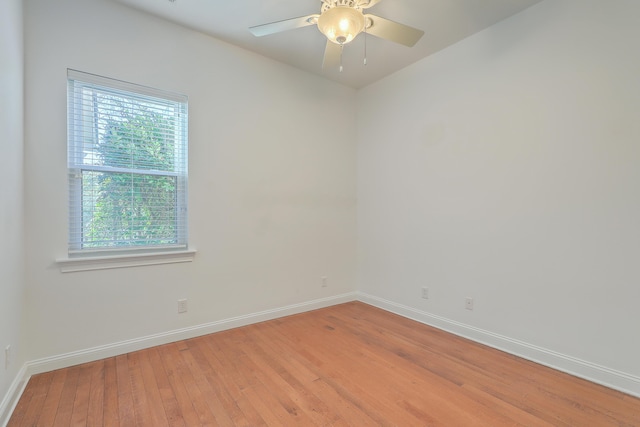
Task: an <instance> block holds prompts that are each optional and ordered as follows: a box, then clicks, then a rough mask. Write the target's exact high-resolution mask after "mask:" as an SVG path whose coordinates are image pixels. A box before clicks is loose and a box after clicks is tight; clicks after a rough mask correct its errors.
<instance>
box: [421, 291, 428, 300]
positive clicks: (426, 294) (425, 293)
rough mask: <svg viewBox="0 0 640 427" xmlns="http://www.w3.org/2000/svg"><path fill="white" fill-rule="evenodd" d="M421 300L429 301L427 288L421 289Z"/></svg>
mask: <svg viewBox="0 0 640 427" xmlns="http://www.w3.org/2000/svg"><path fill="white" fill-rule="evenodd" d="M422 298H424V299H429V288H422Z"/></svg>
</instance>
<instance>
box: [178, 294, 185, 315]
mask: <svg viewBox="0 0 640 427" xmlns="http://www.w3.org/2000/svg"><path fill="white" fill-rule="evenodd" d="M186 312H187V300H186V298H185V299H179V300H178V314H180V313H186Z"/></svg>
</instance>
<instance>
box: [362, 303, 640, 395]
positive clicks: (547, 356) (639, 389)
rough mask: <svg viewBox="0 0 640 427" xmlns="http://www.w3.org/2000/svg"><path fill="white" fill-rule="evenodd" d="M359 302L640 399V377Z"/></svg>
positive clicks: (398, 308) (390, 306) (400, 308)
mask: <svg viewBox="0 0 640 427" xmlns="http://www.w3.org/2000/svg"><path fill="white" fill-rule="evenodd" d="M358 300H359V301H362V302H364V303H367V304H370V305H373V306H375V307H378V308H381V309H383V310H386V311H389V312H392V313H395V314H398V315H400V316H403V317H406V318H408V319H412V320H416V321H418V322H420V323H424V324H427V325H429V326H433V327H436V328H438V329H442V330H444V331H447V332H451V333H452V334H455V335H458V336H461V337H464V338H468V339H470V340H472V341H476V342H478V343H481V344H485V345H487V346H489V347H493V348H496V349H498V350H502V351H504V352H507V353H510V354H513V355H515V356H519V357H522V358H523V359H527V360H530V361H532V362H536V363H539V364H541V365H544V366H548V367H550V368H553V369H556V370H558V371H562V372H565V373H568V374H571V375H573V376H576V377H579V378H583V379H585V380H588V381H591V382H594V383H597V384H600V385H603V386H606V387H609V388H612V389H614V390H618V391H621V392H623V393H627V394H630V395H632V396H635V397H640V377H637V376H634V375H630V374H627V373H625V372H620V371H617V370H615V369H610V368H607V367H605V366H600V365H597V364H595V363H591V362H587V361H585V360H581V359H578V358H576V357H572V356H568V355H565V354H561V353H558V352H555V351H552V350H548V349H545V348H542V347H538V346H535V345H533V344H529V343H526V342H523V341H519V340H516V339H513V338H509V337H506V336H503V335H499V334H496V333H493V332H490V331H486V330H483V329H480V328H476V327H474V326H470V325H466V324H464V323H460V322H456V321H454V320H450V319H447V318H444V317H441V316H437V315H434V314H430V313H427V312H425V311H421V310H417V309H415V308H412V307H408V306H405V305H402V304H398V303H395V302H393V301H389V300H386V299H384V298H378V297H376V296H373V295H369V294H366V293H363V292H359V293H358Z"/></svg>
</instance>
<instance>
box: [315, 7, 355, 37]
mask: <svg viewBox="0 0 640 427" xmlns="http://www.w3.org/2000/svg"><path fill="white" fill-rule="evenodd" d="M364 24H365V19H364V15H363V14H362V12H361V11H359V10H357V9H354V8H352V7H348V6H336V7H332V8H331V9H329V10H327V11H325V12H324V13H323V14H322V15H320V18H318V29H319V30H320V31H321V32H322V34H324V35H325V36H327V38H328V39H329V40H331V41H332V42H333V43H335V44H339V45H343V44H347V43H349V42H350V41H351V40H353V39H354V38H355V37H356V36H357V35H358V34H360V32H361V31H362V30H364Z"/></svg>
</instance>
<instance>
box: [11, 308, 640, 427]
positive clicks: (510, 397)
mask: <svg viewBox="0 0 640 427" xmlns="http://www.w3.org/2000/svg"><path fill="white" fill-rule="evenodd" d="M33 425H43V426H70V425H83V426H84V425H86V426H91V425H105V426H118V427H119V426H123V427H124V426H126V427H129V426H154V427H155V426H171V427H191V426H252V427H253V426H358V427H360V426H398V425H400V426H436V427H437V426H444V427H449V426H465V427H473V426H478V427H480V426H481V427H485V426H486V427H502V426H527V427H549V426H554V427H557V426H598V427H609V426H635V427H638V426H640V399H638V398H635V397H633V396H630V395H626V394H623V393H620V392H617V391H615V390H611V389H608V388H605V387H603V386H600V385H597V384H593V383H590V382H588V381H585V380H582V379H579V378H575V377H572V376H570V375H568V374H565V373H562V372H558V371H555V370H553V369H550V368H546V367H543V366H540V365H537V364H535V363H533V362H530V361H526V360H523V359H520V358H518V357H515V356H513V355H510V354H507V353H503V352H501V351H498V350H495V349H493V348H489V347H486V346H483V345H480V344H477V343H473V342H471V341H469V340H466V339H464V338H460V337H457V336H453V335H451V334H448V333H446V332H444V331H441V330H438V329H435V328H431V327H429V326H426V325H422V324H419V323H417V322H414V321H412V320H409V319H406V318H403V317H400V316H397V315H394V314H391V313H388V312H385V311H383V310H380V309H377V308H374V307H371V306H369V305H366V304H363V303H359V302H353V303H347V304H341V305H338V306H333V307H328V308H325V309H321V310H316V311H312V312H308V313H302V314H299V315H295V316H289V317H285V318H281V319H275V320H272V321H269V322H263V323H258V324H254V325H249V326H246V327H243V328H237V329H232V330H228V331H224V332H220V333H217V334H211V335H206V336H202V337H198V338H193V339H189V340H184V341H178V342H176V343H172V344H167V345H165V346H160V347H156V348H151V349H146V350H141V351H138V352H133V353H129V354H126V355H121V356H117V357H112V358H107V359H105V360H102V361H97V362H92V363H89V364H84V365H80V366H75V367H71V368H67V369H63V370H59V371H53V372H49V373H44V374H39V375H34V376H33V377H32V378H31V379H30V380H29V383H28V384H27V386H26V388H25V390H24V392H23V394H22V396H21V398H20V400H19V401H18V403H17V405H16V408H15V410H14V413H13V414H12V417H11V419H10V421H9V424H8V426H9V427H20V426H33Z"/></svg>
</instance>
